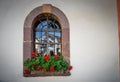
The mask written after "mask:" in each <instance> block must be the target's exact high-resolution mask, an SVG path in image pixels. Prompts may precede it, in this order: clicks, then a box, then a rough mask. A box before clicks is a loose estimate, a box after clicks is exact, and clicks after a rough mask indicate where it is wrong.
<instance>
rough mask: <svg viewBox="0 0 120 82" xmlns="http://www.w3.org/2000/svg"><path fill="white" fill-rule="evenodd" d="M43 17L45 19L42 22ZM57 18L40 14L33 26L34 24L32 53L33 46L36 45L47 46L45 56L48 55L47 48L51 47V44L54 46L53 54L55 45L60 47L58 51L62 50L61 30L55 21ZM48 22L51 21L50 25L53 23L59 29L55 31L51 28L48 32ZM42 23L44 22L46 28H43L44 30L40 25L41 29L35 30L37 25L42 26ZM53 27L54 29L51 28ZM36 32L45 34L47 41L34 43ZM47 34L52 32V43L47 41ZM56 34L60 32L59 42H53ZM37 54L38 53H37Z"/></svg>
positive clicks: (48, 14)
mask: <svg viewBox="0 0 120 82" xmlns="http://www.w3.org/2000/svg"><path fill="white" fill-rule="evenodd" d="M43 17H45V19H44V20H43V19H42V18H43ZM50 18H52V19H50ZM56 18H57V17H56V16H54V15H53V14H50V13H42V14H40V15H39V17H37V20H36V22H37V23H36V22H35V24H34V26H33V36H32V37H33V39H34V42H33V46H34V48H33V50H34V51H36V49H35V45H36V44H38V45H42V44H43V45H44V44H45V45H46V46H47V48H46V49H47V51H46V52H47V53H46V54H47V55H49V53H48V47H49V45H51V44H53V45H54V50H53V51H54V53H55V45H60V46H61V47H60V49H61V50H62V30H61V25H60V24H59V22H58V21H57V19H56ZM48 21H51V22H52V23H53V22H54V25H55V24H57V25H58V26H59V29H55V28H53V29H52V31H50V29H49V28H48V27H49V26H48ZM43 22H46V23H47V24H46V25H45V26H46V27H47V28H45V29H44V27H45V26H43V25H42V27H41V28H37V26H38V25H39V24H42V23H43ZM53 27H55V26H53ZM36 32H38V33H39V32H46V39H47V42H42V41H41V42H36V41H35V37H36V34H35V33H36ZM49 32H53V33H54V34H53V35H54V42H51V43H50V42H49V41H48V40H49V36H48V34H49ZM56 32H60V42H55V33H56ZM41 38H42V36H41ZM60 53H61V54H62V51H61V52H60ZM38 54H39V53H38ZM55 55H57V54H55Z"/></svg>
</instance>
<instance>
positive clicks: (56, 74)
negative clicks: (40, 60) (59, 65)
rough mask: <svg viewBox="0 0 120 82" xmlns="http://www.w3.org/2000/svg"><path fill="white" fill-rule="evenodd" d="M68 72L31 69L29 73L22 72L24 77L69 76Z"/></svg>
mask: <svg viewBox="0 0 120 82" xmlns="http://www.w3.org/2000/svg"><path fill="white" fill-rule="evenodd" d="M70 75H71V73H70V72H42V71H31V73H30V74H24V76H25V77H36V76H70Z"/></svg>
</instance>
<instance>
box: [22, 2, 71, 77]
mask: <svg viewBox="0 0 120 82" xmlns="http://www.w3.org/2000/svg"><path fill="white" fill-rule="evenodd" d="M42 13H50V14H53V15H55V16H56V17H58V22H59V23H60V25H61V29H62V55H63V56H64V59H65V60H66V61H67V62H69V63H70V42H69V40H70V38H69V23H68V20H67V18H66V16H65V15H64V13H63V12H62V11H61V10H59V9H58V8H56V7H54V6H52V5H50V4H43V5H42V6H39V7H37V8H35V9H33V10H32V11H31V12H30V13H29V14H28V16H27V17H26V19H25V22H24V41H23V61H25V60H27V59H28V58H29V59H31V52H32V51H33V45H32V42H33V37H32V36H33V33H32V32H33V31H32V28H33V26H34V25H33V24H34V22H35V18H36V17H37V16H39V15H40V14H42ZM24 69H25V67H23V70H24ZM51 75H52V76H53V75H55V76H57V75H65V76H66V75H70V74H59V73H58V74H41V75H38V74H37V73H34V74H33V75H31V76H51ZM24 76H25V75H24Z"/></svg>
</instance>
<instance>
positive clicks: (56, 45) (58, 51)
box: [55, 44, 61, 55]
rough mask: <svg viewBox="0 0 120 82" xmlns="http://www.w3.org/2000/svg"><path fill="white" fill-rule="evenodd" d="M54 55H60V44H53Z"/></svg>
mask: <svg viewBox="0 0 120 82" xmlns="http://www.w3.org/2000/svg"><path fill="white" fill-rule="evenodd" d="M55 55H61V45H59V44H55Z"/></svg>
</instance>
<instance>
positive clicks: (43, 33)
mask: <svg viewBox="0 0 120 82" xmlns="http://www.w3.org/2000/svg"><path fill="white" fill-rule="evenodd" d="M40 33H41V37H40V38H41V42H42V43H46V42H47V36H46V32H40Z"/></svg>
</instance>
